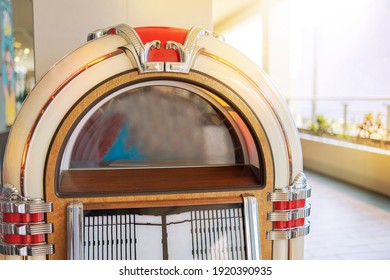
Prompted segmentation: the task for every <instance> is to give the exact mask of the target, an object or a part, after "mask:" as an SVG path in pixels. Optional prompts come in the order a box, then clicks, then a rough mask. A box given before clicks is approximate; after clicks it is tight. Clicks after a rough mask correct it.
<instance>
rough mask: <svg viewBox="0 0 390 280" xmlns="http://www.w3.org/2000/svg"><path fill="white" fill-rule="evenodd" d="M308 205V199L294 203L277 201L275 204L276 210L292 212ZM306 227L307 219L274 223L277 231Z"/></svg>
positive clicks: (294, 201)
mask: <svg viewBox="0 0 390 280" xmlns="http://www.w3.org/2000/svg"><path fill="white" fill-rule="evenodd" d="M305 205H306V199H298V200H292V201H287V202H286V201H277V202H274V210H291V209H298V208H303V207H305ZM304 225H305V219H304V218H301V219H296V220H292V221H276V222H273V226H274V228H275V229H284V228H294V227H300V226H304Z"/></svg>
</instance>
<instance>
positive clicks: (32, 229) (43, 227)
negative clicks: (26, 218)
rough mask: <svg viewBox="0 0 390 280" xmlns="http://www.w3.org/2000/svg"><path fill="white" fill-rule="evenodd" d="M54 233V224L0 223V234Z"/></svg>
mask: <svg viewBox="0 0 390 280" xmlns="http://www.w3.org/2000/svg"><path fill="white" fill-rule="evenodd" d="M52 232H53V225H52V224H45V223H37V224H19V223H4V222H0V234H18V235H35V234H48V233H52Z"/></svg>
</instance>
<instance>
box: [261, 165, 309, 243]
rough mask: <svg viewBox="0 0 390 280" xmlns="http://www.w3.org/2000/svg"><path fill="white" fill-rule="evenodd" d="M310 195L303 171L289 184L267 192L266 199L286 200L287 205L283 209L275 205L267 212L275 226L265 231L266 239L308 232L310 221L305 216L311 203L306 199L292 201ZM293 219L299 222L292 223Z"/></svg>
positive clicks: (293, 236)
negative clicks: (299, 201) (282, 223)
mask: <svg viewBox="0 0 390 280" xmlns="http://www.w3.org/2000/svg"><path fill="white" fill-rule="evenodd" d="M310 196H311V187H310V186H309V185H308V184H307V182H306V176H305V174H304V173H303V172H301V173H299V174H298V175H297V176H296V178H295V179H294V181H293V183H292V184H291V185H290V186H288V187H286V188H284V189H276V190H275V191H274V192H273V193H268V201H271V202H286V205H287V206H286V208H285V209H284V208H276V206H275V208H276V210H274V211H272V212H268V213H267V219H268V220H269V221H271V222H275V223H274V224H273V225H274V226H275V228H274V229H273V230H272V231H267V239H268V240H282V239H291V238H297V237H301V236H305V235H307V234H308V233H309V231H310V223H309V222H306V218H307V217H308V216H310V210H311V205H310V204H309V203H306V201H301V202H302V203H300V204H295V203H294V201H297V200H306V199H307V198H309V197H310ZM302 204H304V205H302ZM302 219H304V220H302ZM295 220H299V223H294V221H295ZM277 222H286V225H283V226H280V225H278V226H276V223H277ZM284 226H285V227H286V228H284Z"/></svg>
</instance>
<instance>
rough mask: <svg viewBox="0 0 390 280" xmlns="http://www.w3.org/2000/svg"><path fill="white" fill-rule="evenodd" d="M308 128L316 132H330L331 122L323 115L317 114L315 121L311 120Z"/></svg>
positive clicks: (331, 131) (331, 130)
mask: <svg viewBox="0 0 390 280" xmlns="http://www.w3.org/2000/svg"><path fill="white" fill-rule="evenodd" d="M309 129H310V130H311V131H313V132H316V133H318V134H332V133H333V129H332V122H331V121H330V120H329V119H326V118H325V117H324V116H323V115H317V116H316V121H315V122H312V123H311V124H310V126H309Z"/></svg>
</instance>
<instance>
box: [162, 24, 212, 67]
mask: <svg viewBox="0 0 390 280" xmlns="http://www.w3.org/2000/svg"><path fill="white" fill-rule="evenodd" d="M205 36H214V35H213V33H211V32H209V31H207V30H206V29H203V28H201V27H192V28H191V30H190V31H189V32H188V34H187V37H186V40H185V42H184V45H182V44H180V43H177V42H173V41H167V42H166V45H165V48H166V49H167V50H169V49H174V50H177V51H178V52H179V57H180V62H166V63H165V71H166V72H179V73H188V72H189V71H190V69H191V67H192V65H193V63H194V59H195V57H196V56H197V54H198V53H199V51H201V50H202V48H201V47H199V46H198V45H197V42H198V40H199V39H200V38H201V37H205ZM214 37H215V36H214Z"/></svg>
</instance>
